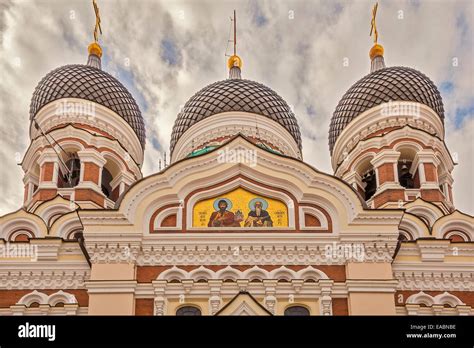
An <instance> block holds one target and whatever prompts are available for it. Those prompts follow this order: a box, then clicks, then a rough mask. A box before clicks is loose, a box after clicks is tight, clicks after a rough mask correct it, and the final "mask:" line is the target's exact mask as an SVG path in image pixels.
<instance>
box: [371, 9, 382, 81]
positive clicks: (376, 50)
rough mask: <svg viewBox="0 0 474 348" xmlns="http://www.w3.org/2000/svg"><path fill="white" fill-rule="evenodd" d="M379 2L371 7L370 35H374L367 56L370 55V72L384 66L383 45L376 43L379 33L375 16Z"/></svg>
mask: <svg viewBox="0 0 474 348" xmlns="http://www.w3.org/2000/svg"><path fill="white" fill-rule="evenodd" d="M378 6H379V3H378V2H377V3H375V5H374V7H373V8H372V21H371V27H370V36H372V34H373V36H374V45H373V46H372V48H371V49H370V52H369V57H370V61H371V63H370V72H374V71H377V70H379V69H383V68H385V61H384V59H383V46H382V45H379V44H378V43H377V41H378V38H379V33H378V32H377V24H376V23H375V17H376V16H377V8H378Z"/></svg>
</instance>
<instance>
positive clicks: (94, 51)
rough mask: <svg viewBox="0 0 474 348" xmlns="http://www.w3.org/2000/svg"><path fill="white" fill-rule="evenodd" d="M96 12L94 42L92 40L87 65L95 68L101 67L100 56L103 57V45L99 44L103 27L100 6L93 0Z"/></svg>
mask: <svg viewBox="0 0 474 348" xmlns="http://www.w3.org/2000/svg"><path fill="white" fill-rule="evenodd" d="M92 5H93V6H94V12H95V27H94V42H92V43H91V44H90V45H89V47H88V48H87V50H88V51H89V58H88V59H87V65H89V66H93V67H94V68H97V69H100V68H101V61H100V58H101V57H102V47H100V45H99V33H100V34H102V28H101V27H100V14H99V7H98V6H97V3H96V0H92Z"/></svg>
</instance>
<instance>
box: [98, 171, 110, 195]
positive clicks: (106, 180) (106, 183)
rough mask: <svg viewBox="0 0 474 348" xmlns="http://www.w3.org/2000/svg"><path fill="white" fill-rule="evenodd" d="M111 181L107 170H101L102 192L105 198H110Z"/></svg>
mask: <svg viewBox="0 0 474 348" xmlns="http://www.w3.org/2000/svg"><path fill="white" fill-rule="evenodd" d="M111 181H112V174H110V172H109V170H108V169H107V168H105V167H104V168H102V187H101V188H102V192H103V193H104V195H105V196H106V197H107V198H111V197H112V186H110V183H111Z"/></svg>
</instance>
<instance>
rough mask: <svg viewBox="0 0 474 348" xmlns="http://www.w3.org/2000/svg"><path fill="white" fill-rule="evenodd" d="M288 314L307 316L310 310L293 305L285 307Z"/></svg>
mask: <svg viewBox="0 0 474 348" xmlns="http://www.w3.org/2000/svg"><path fill="white" fill-rule="evenodd" d="M285 315H287V316H306V315H309V310H308V309H307V308H306V307H303V306H291V307H288V308H287V309H285Z"/></svg>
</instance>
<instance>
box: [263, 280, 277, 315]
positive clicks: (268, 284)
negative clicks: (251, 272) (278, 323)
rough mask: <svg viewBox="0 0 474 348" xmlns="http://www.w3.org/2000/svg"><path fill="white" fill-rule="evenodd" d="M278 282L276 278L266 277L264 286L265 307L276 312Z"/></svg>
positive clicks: (273, 312) (271, 311)
mask: <svg viewBox="0 0 474 348" xmlns="http://www.w3.org/2000/svg"><path fill="white" fill-rule="evenodd" d="M277 284H278V282H277V280H276V279H264V280H263V286H264V287H265V307H267V309H268V310H269V312H270V313H272V314H275V309H276V303H277V298H276V297H275V294H276V286H277Z"/></svg>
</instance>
